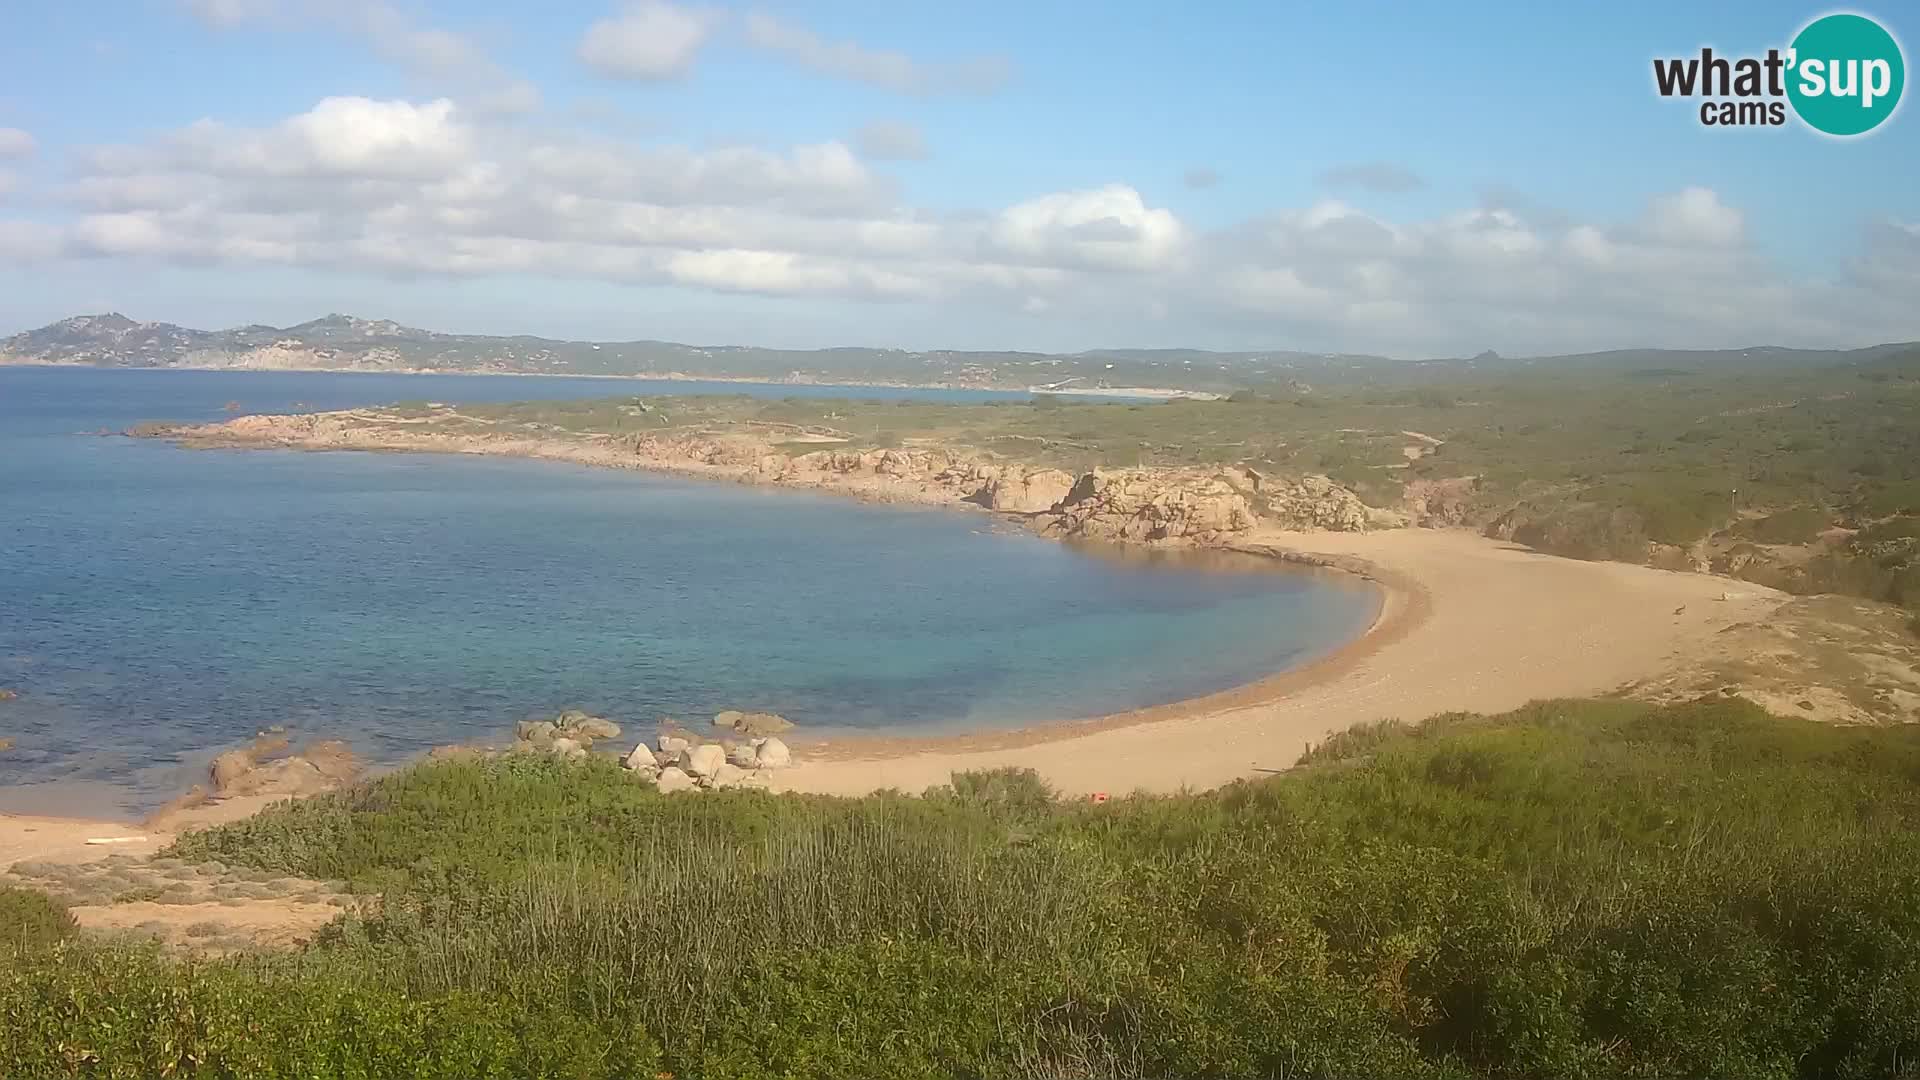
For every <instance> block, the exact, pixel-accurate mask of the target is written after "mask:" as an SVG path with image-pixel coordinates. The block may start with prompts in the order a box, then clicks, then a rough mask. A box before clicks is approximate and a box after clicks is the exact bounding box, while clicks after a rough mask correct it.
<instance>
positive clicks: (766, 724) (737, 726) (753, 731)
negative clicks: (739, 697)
mask: <svg viewBox="0 0 1920 1080" xmlns="http://www.w3.org/2000/svg"><path fill="white" fill-rule="evenodd" d="M733 730H735V731H737V732H739V733H740V734H742V735H745V736H747V737H748V738H759V737H760V736H763V735H778V734H780V733H781V732H783V731H792V730H793V721H791V720H789V719H787V718H786V717H784V716H780V715H778V714H776V713H770V712H750V713H742V714H740V719H739V720H737V721H735V722H734V725H733Z"/></svg>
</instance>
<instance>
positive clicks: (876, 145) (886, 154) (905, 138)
mask: <svg viewBox="0 0 1920 1080" xmlns="http://www.w3.org/2000/svg"><path fill="white" fill-rule="evenodd" d="M854 143H855V144H856V145H858V146H859V147H860V152H861V153H862V154H865V155H866V156H867V157H870V158H874V159H876V160H880V161H925V160H926V159H927V158H929V157H931V156H932V155H931V154H930V153H929V152H928V150H927V138H926V136H925V135H923V134H922V133H921V131H920V128H919V127H918V126H917V125H914V124H910V123H908V122H907V121H905V120H875V121H873V122H872V123H869V124H866V125H864V126H863V127H861V129H860V130H859V132H858V133H856V134H855V135H854Z"/></svg>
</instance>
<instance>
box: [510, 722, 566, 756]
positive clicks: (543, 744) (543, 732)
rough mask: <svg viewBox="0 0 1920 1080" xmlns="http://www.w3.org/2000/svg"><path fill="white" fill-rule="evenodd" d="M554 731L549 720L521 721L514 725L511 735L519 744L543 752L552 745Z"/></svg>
mask: <svg viewBox="0 0 1920 1080" xmlns="http://www.w3.org/2000/svg"><path fill="white" fill-rule="evenodd" d="M556 730H557V729H556V728H555V727H554V726H553V721H551V720H522V721H520V723H519V724H517V725H515V727H514V729H513V733H514V737H515V738H517V739H519V740H520V741H521V742H523V743H530V744H532V745H533V746H534V747H536V748H539V749H543V750H544V749H546V748H547V747H548V746H549V745H551V744H552V742H553V736H554V732H555V731H556Z"/></svg>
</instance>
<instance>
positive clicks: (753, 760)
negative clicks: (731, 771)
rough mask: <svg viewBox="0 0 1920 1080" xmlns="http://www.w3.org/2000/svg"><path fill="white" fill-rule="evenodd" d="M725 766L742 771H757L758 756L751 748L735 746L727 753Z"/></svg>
mask: <svg viewBox="0 0 1920 1080" xmlns="http://www.w3.org/2000/svg"><path fill="white" fill-rule="evenodd" d="M727 764H729V765H734V766H737V767H739V768H742V769H757V768H759V767H760V755H759V754H758V753H756V752H755V751H754V749H753V747H751V746H736V747H734V748H733V749H731V750H729V751H727Z"/></svg>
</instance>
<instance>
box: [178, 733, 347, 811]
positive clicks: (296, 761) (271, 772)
mask: <svg viewBox="0 0 1920 1080" xmlns="http://www.w3.org/2000/svg"><path fill="white" fill-rule="evenodd" d="M291 749H292V746H291V743H290V741H289V740H288V739H287V738H286V736H284V735H277V734H276V735H262V736H260V737H259V738H257V739H255V740H254V741H253V744H252V745H250V746H248V747H246V748H244V749H240V750H228V751H226V752H225V753H223V754H220V755H219V756H217V757H215V758H214V759H213V761H212V763H211V764H210V765H209V766H208V768H207V780H208V787H209V793H210V794H211V795H212V796H213V797H215V798H222V799H224V798H232V797H234V796H240V795H288V796H300V795H317V794H319V793H321V792H323V791H332V790H333V789H335V788H338V787H341V786H342V785H345V784H348V783H351V782H352V781H353V780H355V779H357V778H358V777H359V775H360V771H361V768H360V762H359V760H358V759H357V758H355V757H354V756H353V751H351V750H350V749H348V748H347V744H346V743H343V742H339V741H337V740H332V739H328V740H323V741H320V742H315V743H312V744H311V745H309V746H307V747H306V748H305V749H303V750H301V751H300V752H299V753H290V752H289V751H290V750H291Z"/></svg>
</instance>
